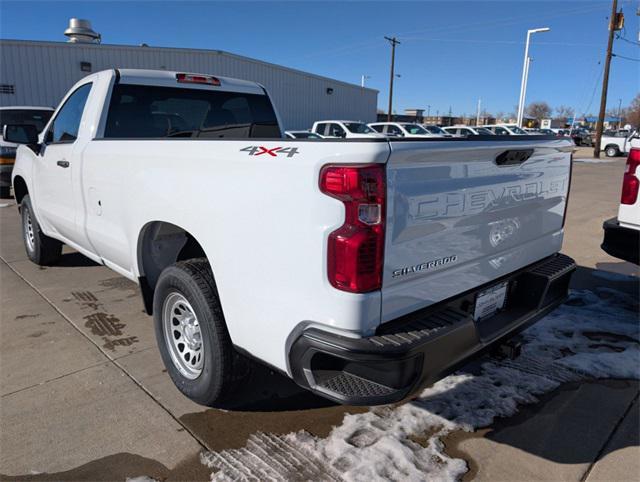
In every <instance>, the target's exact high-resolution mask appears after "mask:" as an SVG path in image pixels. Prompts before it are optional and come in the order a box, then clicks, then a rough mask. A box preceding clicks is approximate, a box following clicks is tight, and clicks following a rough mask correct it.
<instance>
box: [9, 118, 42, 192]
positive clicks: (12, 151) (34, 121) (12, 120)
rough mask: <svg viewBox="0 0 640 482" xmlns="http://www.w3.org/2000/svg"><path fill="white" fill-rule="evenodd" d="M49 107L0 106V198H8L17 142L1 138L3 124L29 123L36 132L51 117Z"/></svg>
mask: <svg viewBox="0 0 640 482" xmlns="http://www.w3.org/2000/svg"><path fill="white" fill-rule="evenodd" d="M52 114H53V109H52V108H51V107H34V106H16V107H0V198H8V197H9V196H10V191H11V172H12V171H13V164H14V162H15V160H16V149H17V148H18V144H14V143H12V142H6V141H5V140H4V139H3V137H2V136H3V132H4V126H5V125H7V124H12V125H15V124H30V125H33V126H35V128H36V130H37V131H38V132H40V131H42V129H44V126H45V125H46V123H47V122H48V121H49V118H51V115H52Z"/></svg>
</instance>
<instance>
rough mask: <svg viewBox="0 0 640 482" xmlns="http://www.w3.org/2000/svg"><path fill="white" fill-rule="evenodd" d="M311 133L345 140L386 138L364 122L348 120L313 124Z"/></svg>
mask: <svg viewBox="0 0 640 482" xmlns="http://www.w3.org/2000/svg"><path fill="white" fill-rule="evenodd" d="M311 132H315V133H316V134H320V135H321V136H324V137H341V138H343V139H358V138H360V139H362V138H364V139H367V138H371V137H380V138H384V137H385V136H383V135H382V134H378V133H377V132H376V131H374V130H373V129H372V128H371V127H369V126H368V125H367V124H365V123H364V122H359V121H348V120H324V121H318V122H314V123H313V127H312V128H311Z"/></svg>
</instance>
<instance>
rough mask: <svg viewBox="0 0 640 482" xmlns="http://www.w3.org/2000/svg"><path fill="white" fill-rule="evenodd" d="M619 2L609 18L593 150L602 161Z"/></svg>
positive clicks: (614, 4) (614, 1) (612, 8)
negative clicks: (601, 152) (603, 131)
mask: <svg viewBox="0 0 640 482" xmlns="http://www.w3.org/2000/svg"><path fill="white" fill-rule="evenodd" d="M617 12H618V0H613V1H612V2H611V16H610V17H609V41H608V43H607V57H606V58H605V60H604V76H603V78H602V95H601V96H600V113H599V114H598V123H597V124H596V144H595V146H594V148H593V157H595V158H596V159H600V144H601V142H602V129H603V127H604V113H605V110H606V109H607V89H608V87H609V67H610V66H611V51H612V50H613V33H614V32H615V31H616V30H617V29H616V25H617V20H618V13H617Z"/></svg>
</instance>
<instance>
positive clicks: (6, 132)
mask: <svg viewBox="0 0 640 482" xmlns="http://www.w3.org/2000/svg"><path fill="white" fill-rule="evenodd" d="M2 138H3V139H4V141H5V142H13V143H15V144H26V145H34V144H37V143H38V129H36V126H34V125H32V124H7V125H5V126H4V128H3V129H2Z"/></svg>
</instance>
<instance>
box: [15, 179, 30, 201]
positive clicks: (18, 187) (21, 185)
mask: <svg viewBox="0 0 640 482" xmlns="http://www.w3.org/2000/svg"><path fill="white" fill-rule="evenodd" d="M27 194H29V190H28V189H27V183H26V182H25V181H24V179H22V177H21V176H16V178H15V179H14V180H13V195H14V196H15V198H16V202H17V203H18V204H21V203H22V198H24V197H25V196H26V195H27Z"/></svg>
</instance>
